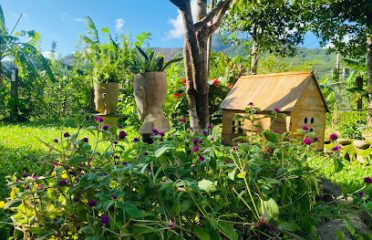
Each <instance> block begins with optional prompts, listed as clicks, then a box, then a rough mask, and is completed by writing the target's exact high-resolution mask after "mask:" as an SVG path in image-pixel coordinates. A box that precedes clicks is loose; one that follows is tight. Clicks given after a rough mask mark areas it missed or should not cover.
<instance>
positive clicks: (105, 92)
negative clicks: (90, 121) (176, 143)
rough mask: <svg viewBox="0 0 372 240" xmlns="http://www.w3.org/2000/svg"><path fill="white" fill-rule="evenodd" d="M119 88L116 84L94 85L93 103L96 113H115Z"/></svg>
mask: <svg viewBox="0 0 372 240" xmlns="http://www.w3.org/2000/svg"><path fill="white" fill-rule="evenodd" d="M119 87H120V84H119V83H116V82H108V83H99V84H97V83H95V84H94V103H95V105H96V111H97V112H99V113H102V114H113V113H115V111H116V106H117V104H118V101H119Z"/></svg>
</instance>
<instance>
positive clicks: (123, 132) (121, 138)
mask: <svg viewBox="0 0 372 240" xmlns="http://www.w3.org/2000/svg"><path fill="white" fill-rule="evenodd" d="M126 136H127V133H126V132H125V131H120V132H119V139H120V140H123V139H124V138H125V137H126Z"/></svg>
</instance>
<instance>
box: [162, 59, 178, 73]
mask: <svg viewBox="0 0 372 240" xmlns="http://www.w3.org/2000/svg"><path fill="white" fill-rule="evenodd" d="M182 59H183V57H179V58H173V59H172V60H170V61H168V62H167V63H166V64H165V65H164V67H163V69H162V71H164V70H165V69H166V68H167V67H168V66H169V65H171V64H172V63H176V62H179V61H181V60H182Z"/></svg>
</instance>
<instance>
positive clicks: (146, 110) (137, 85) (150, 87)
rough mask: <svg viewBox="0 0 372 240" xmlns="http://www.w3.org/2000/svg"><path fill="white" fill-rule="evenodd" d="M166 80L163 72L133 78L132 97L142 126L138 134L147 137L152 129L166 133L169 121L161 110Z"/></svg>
mask: <svg viewBox="0 0 372 240" xmlns="http://www.w3.org/2000/svg"><path fill="white" fill-rule="evenodd" d="M167 87H168V85H167V80H166V77H165V73H164V72H145V73H142V74H136V75H135V76H134V96H135V99H136V104H137V113H138V117H139V119H140V120H141V121H143V124H142V126H141V127H140V129H139V133H140V134H142V135H144V136H146V135H147V136H148V135H150V134H152V129H154V128H155V129H157V130H159V131H163V132H166V131H168V130H169V121H168V120H167V119H166V118H165V116H164V113H163V110H162V108H161V106H162V104H163V102H164V100H165V98H166V96H167Z"/></svg>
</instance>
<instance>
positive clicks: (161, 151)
mask: <svg viewBox="0 0 372 240" xmlns="http://www.w3.org/2000/svg"><path fill="white" fill-rule="evenodd" d="M169 150H175V148H174V147H173V146H171V145H164V146H162V147H161V148H159V149H157V150H156V151H155V157H157V158H159V157H160V156H162V155H163V154H165V153H166V152H168V151H169Z"/></svg>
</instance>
